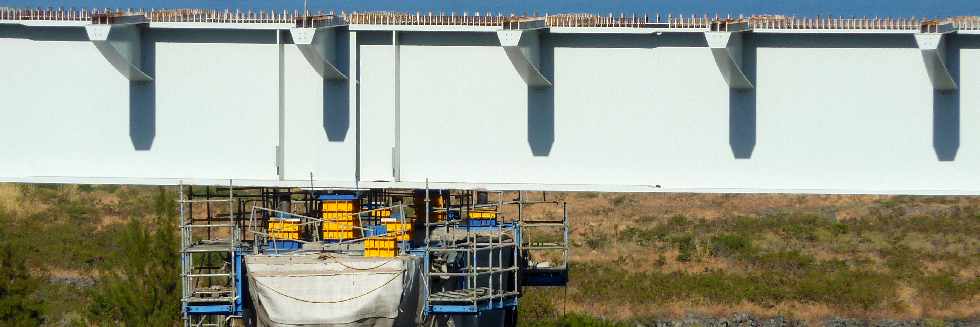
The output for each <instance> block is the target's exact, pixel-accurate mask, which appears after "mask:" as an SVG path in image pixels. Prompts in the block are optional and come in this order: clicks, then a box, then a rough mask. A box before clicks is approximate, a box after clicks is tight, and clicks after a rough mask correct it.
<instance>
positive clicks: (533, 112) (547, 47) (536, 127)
mask: <svg viewBox="0 0 980 327" xmlns="http://www.w3.org/2000/svg"><path fill="white" fill-rule="evenodd" d="M549 38H550V36H547V35H542V36H541V48H540V49H541V50H540V51H541V52H540V53H539V56H540V67H539V68H540V69H541V74H542V75H544V77H545V78H546V79H548V80H550V81H552V83H554V81H555V80H554V67H555V66H554V58H555V47H554V45H553V44H552V42H551V41H550V40H549ZM527 144H528V146H530V148H531V154H532V155H534V156H535V157H547V156H548V155H550V154H551V148H552V146H553V145H554V144H555V87H554V85H552V86H551V87H528V89H527Z"/></svg>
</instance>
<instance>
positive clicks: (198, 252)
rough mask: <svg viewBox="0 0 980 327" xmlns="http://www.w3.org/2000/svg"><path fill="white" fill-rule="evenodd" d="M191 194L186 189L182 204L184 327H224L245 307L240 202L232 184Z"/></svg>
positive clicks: (181, 272)
mask: <svg viewBox="0 0 980 327" xmlns="http://www.w3.org/2000/svg"><path fill="white" fill-rule="evenodd" d="M187 190H188V192H187V193H185V192H184V186H183V185H181V186H180V187H179V196H180V198H179V199H178V200H177V201H178V206H179V219H180V223H179V226H180V277H181V291H182V293H181V304H182V311H183V321H184V326H224V325H226V324H227V323H228V321H229V319H230V318H232V317H235V316H238V317H240V316H241V313H242V311H243V307H244V305H243V298H242V294H243V290H242V289H241V285H242V283H241V280H240V279H241V278H242V276H241V274H242V260H241V257H242V247H241V235H240V228H239V223H240V222H241V210H239V206H240V203H239V201H238V200H237V199H236V198H235V194H234V192H235V190H234V187H233V186H232V185H231V184H230V183H229V185H228V186H227V187H220V188H213V189H212V188H211V187H205V191H204V194H199V193H194V188H193V187H191V186H189V187H188V188H187ZM202 211H203V212H202Z"/></svg>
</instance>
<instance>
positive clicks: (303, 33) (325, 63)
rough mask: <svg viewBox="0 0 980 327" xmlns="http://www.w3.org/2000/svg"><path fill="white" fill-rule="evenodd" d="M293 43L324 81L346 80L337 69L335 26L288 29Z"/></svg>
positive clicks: (345, 76)
mask: <svg viewBox="0 0 980 327" xmlns="http://www.w3.org/2000/svg"><path fill="white" fill-rule="evenodd" d="M289 33H290V35H291V36H292V37H293V43H295V44H296V47H297V48H299V51H300V52H301V53H302V54H303V57H305V58H306V61H307V62H309V63H310V65H311V66H313V69H314V70H316V72H317V73H318V74H320V76H321V77H323V78H324V79H347V75H344V73H343V72H341V71H340V70H339V69H337V65H336V61H337V36H336V26H327V27H294V28H290V29H289Z"/></svg>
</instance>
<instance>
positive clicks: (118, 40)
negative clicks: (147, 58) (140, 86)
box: [85, 15, 153, 82]
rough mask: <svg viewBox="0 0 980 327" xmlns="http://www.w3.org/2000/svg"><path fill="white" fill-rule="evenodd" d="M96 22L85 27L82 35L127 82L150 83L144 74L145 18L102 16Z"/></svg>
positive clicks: (148, 76) (146, 24) (138, 16)
mask: <svg viewBox="0 0 980 327" xmlns="http://www.w3.org/2000/svg"><path fill="white" fill-rule="evenodd" d="M98 18H99V19H97V20H95V21H98V22H100V23H99V24H91V25H85V34H86V35H88V39H89V41H91V42H92V44H94V45H95V48H96V49H98V50H99V53H101V54H102V56H104V57H105V58H106V60H108V61H109V64H111V65H112V67H113V68H115V69H116V70H117V71H119V73H121V74H122V75H123V76H125V77H126V79H128V80H130V81H136V82H141V81H152V80H153V78H152V77H150V75H149V74H147V73H146V72H144V70H143V62H142V48H143V45H142V44H143V42H142V39H143V31H144V30H145V29H146V27H147V26H148V22H147V21H146V17H145V16H143V15H134V16H105V17H98Z"/></svg>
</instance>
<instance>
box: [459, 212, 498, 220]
mask: <svg viewBox="0 0 980 327" xmlns="http://www.w3.org/2000/svg"><path fill="white" fill-rule="evenodd" d="M466 216H467V217H468V218H470V219H497V212H496V211H491V210H474V211H470V212H467V213H466Z"/></svg>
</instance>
